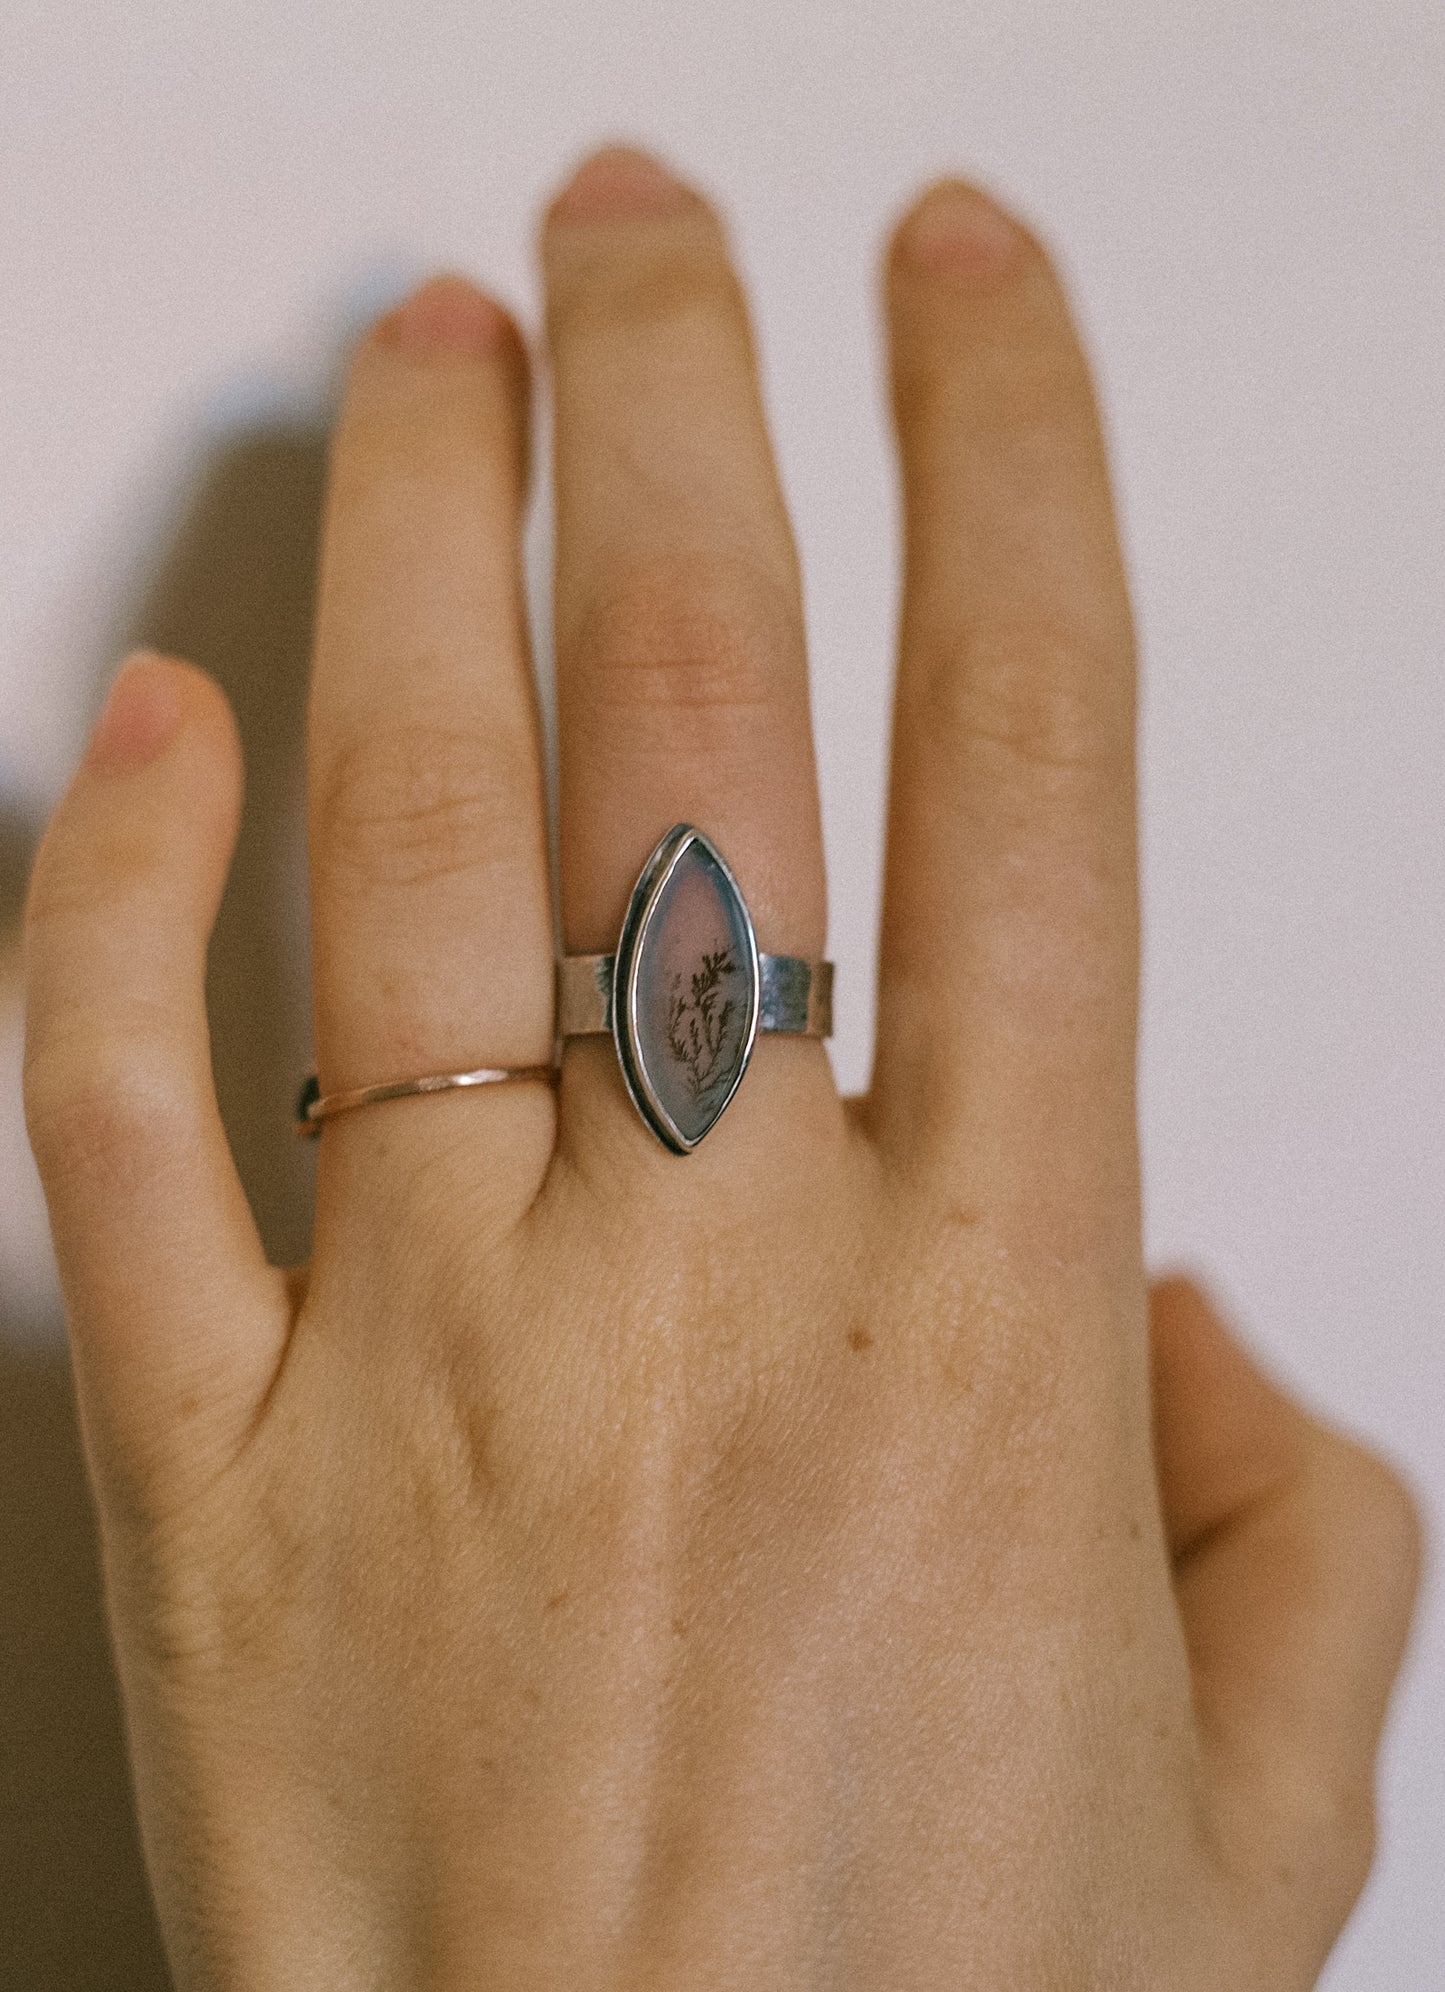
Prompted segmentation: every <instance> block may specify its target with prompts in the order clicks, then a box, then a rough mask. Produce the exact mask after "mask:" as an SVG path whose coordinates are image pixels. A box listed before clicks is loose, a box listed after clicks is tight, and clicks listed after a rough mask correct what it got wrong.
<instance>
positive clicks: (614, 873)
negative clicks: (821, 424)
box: [544, 148, 825, 1091]
mask: <svg viewBox="0 0 1445 1992" xmlns="http://www.w3.org/2000/svg"><path fill="white" fill-rule="evenodd" d="M544 261H545V268H546V281H547V325H548V336H549V341H550V347H551V355H552V367H553V376H554V381H555V403H556V406H555V438H556V441H555V448H556V494H557V561H556V617H555V623H556V650H557V672H558V713H559V730H560V774H561V797H560V800H561V890H562V923H563V931H564V935H565V939H566V944H567V946H568V948H569V949H570V950H573V951H594V950H599V951H600V950H605V949H610V948H612V947H614V946H615V945H616V942H617V937H618V930H619V928H620V926H621V922H622V916H623V913H624V911H625V908H626V905H627V900H628V895H629V893H630V891H631V888H632V886H633V883H634V881H635V879H636V877H637V873H638V870H639V867H640V866H641V864H642V861H643V860H644V859H645V858H646V857H647V855H648V853H649V852H650V851H651V850H652V848H653V846H654V845H655V844H656V842H657V840H658V838H659V837H660V836H661V835H662V833H663V832H664V831H666V830H667V829H669V828H670V827H671V826H672V825H673V824H674V823H677V822H690V823H694V824H696V825H698V827H699V828H701V829H703V830H704V831H706V832H707V833H708V834H709V835H710V836H711V837H712V838H713V839H714V840H715V842H716V843H717V844H718V845H719V847H720V848H721V850H722V852H723V854H724V856H725V857H726V858H727V860H728V862H729V864H730V865H731V867H732V869H733V871H734V872H735V873H736V875H737V877H738V880H739V882H740V884H741V886H742V889H743V892H744V895H745V896H746V898H747V900H748V902H749V906H750V908H751V910H752V914H753V919H754V922H755V925H756V927H757V931H758V939H759V943H760V945H761V946H762V947H763V948H765V949H770V950H773V951H775V952H786V953H794V954H803V955H814V954H818V953H820V952H821V950H822V946H823V938H824V925H825V906H824V886H823V860H822V842H821V835H820V830H819V820H818V797H817V783H816V779H815V774H814V766H813V747H812V734H811V727H810V721H809V711H808V690H807V672H806V664H805V657H804V642H803V616H802V603H801V595H800V590H799V582H798V571H797V559H796V554H795V551H794V547H793V541H792V535H791V532H790V529H789V526H788V521H787V517H786V514H785V511H784V506H783V500H782V495H781V492H780V490H779V486H778V479H777V473H776V470H775V468H774V464H773V460H772V453H771V450H770V447H769V443H768V437H767V432H766V427H765V422H764V415H763V408H762V401H761V396H760V392H759V387H758V378H757V369H756V365H755V361H754V356H753V349H752V340H751V335H750V332H749V327H748V320H747V313H746V309H745V306H744V302H743V297H742V293H741V289H740V287H739V284H738V280H737V277H736V276H735V274H734V272H733V270H732V267H731V264H730V262H729V258H728V252H727V246H726V243H725V241H724V238H723V233H722V230H721V228H720V226H719V224H718V221H717V219H716V217H715V216H714V214H713V213H712V212H711V210H710V209H709V208H708V207H707V205H706V204H705V203H704V202H703V201H702V200H701V199H700V198H699V197H698V196H697V195H696V194H694V193H692V192H691V191H689V190H688V189H686V188H685V187H682V186H680V185H679V184H678V183H677V182H676V181H674V180H673V179H671V178H670V177H669V176H668V175H666V174H665V173H664V172H663V170H662V169H661V168H660V167H659V166H657V165H656V164H655V163H654V162H652V161H651V160H649V159H647V158H646V157H644V156H643V155H642V154H639V153H635V152H630V151H627V150H624V149H621V148H618V149H615V150H612V151H608V152H605V153H602V154H599V155H598V156H597V157H595V158H594V159H592V160H591V161H590V162H588V164H586V165H585V166H584V167H583V168H582V169H581V170H580V172H579V173H578V174H577V175H576V177H575V178H574V179H573V181H572V182H571V184H570V185H569V186H568V187H567V188H566V189H565V190H564V192H563V193H562V195H561V196H560V197H559V199H558V200H557V201H556V202H555V203H554V205H553V207H552V209H551V211H550V214H549V216H548V219H547V226H546V230H545V236H544ZM791 1049H792V1050H793V1051H795V1052H796V1051H798V1050H799V1049H803V1050H804V1053H805V1061H806V1064H807V1066H808V1069H809V1075H810V1078H813V1079H816V1078H817V1077H819V1076H820V1075H823V1074H824V1073H825V1066H824V1064H823V1061H822V1060H821V1059H816V1049H817V1048H816V1047H806V1048H804V1047H798V1046H793V1047H791ZM766 1062H768V1061H760V1063H766ZM754 1084H755V1082H753V1081H750V1082H749V1090H750V1091H751V1090H752V1088H753V1085H754Z"/></svg>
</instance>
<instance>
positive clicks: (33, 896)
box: [25, 823, 164, 941]
mask: <svg viewBox="0 0 1445 1992" xmlns="http://www.w3.org/2000/svg"><path fill="white" fill-rule="evenodd" d="M163 859H164V851H163V849H162V848H161V847H160V845H159V844H158V842H157V839H156V836H155V834H154V832H153V831H152V830H151V829H150V828H149V827H148V826H146V825H144V824H136V823H127V824H118V825H114V826H112V827H110V828H108V829H106V830H105V831H104V832H101V833H98V834H95V835H92V836H90V837H89V838H87V840H86V842H85V845H84V848H83V849H80V850H77V849H76V848H74V847H73V846H72V844H71V843H70V841H69V840H68V839H62V838H61V837H60V836H59V835H58V834H57V826H52V828H51V829H50V830H49V831H48V832H47V833H46V835H45V837H44V838H43V839H42V840H41V844H40V849H39V850H38V851H37V853H36V856H35V863H34V865H33V866H32V868H31V873H30V881H29V889H28V891H27V893H26V901H25V926H26V930H27V933H28V934H29V935H30V936H31V938H32V939H33V940H35V941H41V940H43V937H44V936H45V934H46V933H47V932H48V931H49V930H50V929H51V928H52V927H55V926H58V925H63V924H69V923H71V922H73V921H84V920H85V919H86V918H87V917H88V916H90V915H92V914H95V913H97V912H100V911H103V910H104V909H105V908H107V907H109V906H111V905H113V904H114V902H115V901H116V899H117V898H119V897H120V896H121V895H122V894H123V893H124V892H125V889H126V888H127V886H129V885H130V884H132V883H133V882H134V881H136V880H143V879H146V878H148V877H150V876H151V875H152V873H154V872H155V871H156V870H157V869H158V867H159V866H160V864H161V863H162V862H163Z"/></svg>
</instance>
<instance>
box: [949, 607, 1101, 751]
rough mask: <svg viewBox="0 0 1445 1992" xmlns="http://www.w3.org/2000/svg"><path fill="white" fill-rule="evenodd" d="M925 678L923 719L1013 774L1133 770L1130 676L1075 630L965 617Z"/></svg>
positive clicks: (1036, 622)
mask: <svg viewBox="0 0 1445 1992" xmlns="http://www.w3.org/2000/svg"><path fill="white" fill-rule="evenodd" d="M919 678H920V691H921V706H922V713H921V719H922V724H923V726H924V727H925V728H926V729H927V730H928V731H929V732H930V733H931V734H932V735H933V736H934V737H937V738H941V739H945V740H953V741H955V742H956V743H958V745H959V747H960V749H961V751H963V752H964V753H965V754H967V755H968V756H969V758H970V759H978V758H980V757H982V758H986V759H987V760H989V761H990V762H992V763H993V764H994V765H995V768H996V769H997V770H998V771H1000V772H1002V773H1003V774H1004V775H1005V776H1013V777H1016V778H1018V779H1020V780H1026V781H1028V782H1030V783H1033V784H1037V783H1039V782H1041V781H1042V782H1045V783H1049V784H1053V785H1062V784H1067V783H1076V782H1078V781H1080V780H1081V779H1082V780H1101V779H1102V780H1108V781H1113V780H1116V779H1117V778H1118V777H1119V775H1120V773H1121V772H1122V771H1124V770H1125V769H1127V767H1128V764H1129V758H1130V755H1131V752H1132V706H1131V700H1130V695H1129V691H1128V673H1127V671H1126V670H1124V669H1123V668H1121V664H1120V660H1119V659H1118V658H1117V657H1116V656H1115V655H1113V654H1112V653H1111V652H1109V651H1106V650H1104V649H1102V648H1100V647H1099V646H1096V645H1094V644H1091V643H1090V642H1088V641H1087V640H1086V639H1084V638H1083V637H1082V636H1081V635H1080V634H1078V633H1077V632H1075V631H1072V630H1069V629H1066V628H1063V627H1060V626H1057V625H1055V624H1052V623H1049V622H1044V621H1038V620H1029V621H1018V622H1010V621H997V620H990V621H988V622H977V623H972V624H965V625H963V626H962V627H960V628H958V629H956V630H954V631H952V632H950V633H949V634H948V635H947V636H946V637H944V638H941V639H935V641H934V642H933V644H932V645H931V646H930V647H929V650H928V652H927V654H926V656H925V660H924V664H923V668H922V670H921V672H920V674H919Z"/></svg>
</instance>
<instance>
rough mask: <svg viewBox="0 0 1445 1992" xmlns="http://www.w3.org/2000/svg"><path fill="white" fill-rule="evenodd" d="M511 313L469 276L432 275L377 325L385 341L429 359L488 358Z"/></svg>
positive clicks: (498, 344) (503, 335)
mask: <svg viewBox="0 0 1445 1992" xmlns="http://www.w3.org/2000/svg"><path fill="white" fill-rule="evenodd" d="M507 326H508V320H507V314H506V312H504V311H503V310H502V308H501V306H500V305H499V304H494V303H493V302H492V300H491V298H489V297H488V296H487V294H486V292H485V291H480V290H478V289H477V287H476V285H475V284H473V283H468V281H467V279H466V278H465V277H457V276H452V275H450V274H445V275H442V276H439V277H431V278H429V279H428V280H427V282H426V283H424V284H423V285H422V287H421V289H420V290H417V291H413V292H412V294H411V296H410V297H409V298H407V300H406V302H405V303H404V304H399V305H398V306H397V308H396V310H395V311H391V312H388V313H387V315H386V317H385V318H383V319H382V320H381V321H380V322H379V323H378V325H377V327H376V337H377V338H378V339H380V340H381V341H382V343H383V344H384V345H388V346H395V347H397V348H398V349H399V350H400V351H402V352H405V353H412V354H415V355H416V357H417V358H418V359H427V358H429V357H430V356H431V355H432V354H445V353H456V354H460V355H462V356H463V357H464V358H468V359H487V358H489V357H490V355H491V354H493V353H495V352H496V351H497V349H498V348H499V347H500V346H501V345H502V343H503V341H504V340H505V339H506V336H507Z"/></svg>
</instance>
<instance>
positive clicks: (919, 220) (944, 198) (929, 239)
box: [899, 180, 1024, 280]
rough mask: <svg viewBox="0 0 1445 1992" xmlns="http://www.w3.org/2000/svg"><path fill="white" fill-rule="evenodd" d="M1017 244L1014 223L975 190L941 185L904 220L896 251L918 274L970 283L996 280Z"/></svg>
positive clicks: (953, 184) (1019, 245) (965, 185)
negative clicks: (951, 277)
mask: <svg viewBox="0 0 1445 1992" xmlns="http://www.w3.org/2000/svg"><path fill="white" fill-rule="evenodd" d="M1023 241H1024V236H1023V231H1022V229H1021V228H1020V227H1019V225H1018V223H1017V222H1016V221H1014V220H1013V218H1012V217H1011V216H1010V215H1007V214H1005V213H1004V211H1003V209H1002V208H1001V207H998V206H997V205H996V204H995V203H994V202H993V201H991V200H990V199H989V197H988V195H987V194H985V193H983V192H982V191H981V189H979V188H978V187H973V186H970V185H968V183H967V182H966V181H963V180H945V181H944V182H942V183H941V184H940V185H939V186H937V187H934V188H933V189H932V190H931V191H930V192H929V193H927V194H925V195H924V197H923V199H922V200H921V201H920V202H919V204H918V206H917V207H916V208H915V209H914V210H913V212H912V214H911V215H910V216H909V217H908V219H907V221H906V222H905V223H904V225H903V230H902V233H901V235H900V237H899V247H900V248H901V249H902V251H903V253H904V254H905V255H906V256H907V258H908V260H909V261H910V262H911V263H913V264H914V265H915V266H916V267H917V268H919V269H922V270H928V271H932V272H935V273H937V274H938V275H940V276H953V277H962V278H964V279H966V280H972V279H976V278H979V277H992V276H998V275H1000V274H1001V273H1002V272H1003V271H1004V270H1006V269H1007V268H1008V266H1009V265H1010V263H1012V262H1013V260H1014V258H1015V257H1016V256H1017V255H1018V253H1019V251H1020V249H1021V248H1022V246H1023Z"/></svg>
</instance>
